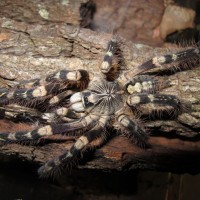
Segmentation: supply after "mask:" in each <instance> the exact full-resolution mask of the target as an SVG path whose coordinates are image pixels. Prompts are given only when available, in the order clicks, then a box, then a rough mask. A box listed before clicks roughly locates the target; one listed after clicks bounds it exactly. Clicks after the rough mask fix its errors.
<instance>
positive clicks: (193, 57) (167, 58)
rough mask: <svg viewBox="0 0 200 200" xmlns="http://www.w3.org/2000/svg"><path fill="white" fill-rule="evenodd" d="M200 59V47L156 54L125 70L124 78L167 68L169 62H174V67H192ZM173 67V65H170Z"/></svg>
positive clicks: (127, 78) (128, 78)
mask: <svg viewBox="0 0 200 200" xmlns="http://www.w3.org/2000/svg"><path fill="white" fill-rule="evenodd" d="M199 60H200V47H197V48H191V49H187V50H185V51H181V52H178V53H174V54H168V55H163V56H156V57H154V58H152V59H150V60H148V61H146V62H144V63H142V64H141V65H139V66H137V67H135V68H133V69H130V70H128V71H127V72H124V74H123V76H122V77H123V79H126V81H128V80H131V79H132V77H134V76H136V75H138V74H141V73H143V72H146V71H149V70H151V69H154V68H158V69H166V68H168V67H169V64H173V65H172V67H175V66H176V67H179V66H188V67H191V65H192V63H194V62H198V61H199ZM170 67H171V66H170Z"/></svg>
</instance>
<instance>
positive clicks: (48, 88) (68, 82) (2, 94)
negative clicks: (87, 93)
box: [0, 70, 89, 103]
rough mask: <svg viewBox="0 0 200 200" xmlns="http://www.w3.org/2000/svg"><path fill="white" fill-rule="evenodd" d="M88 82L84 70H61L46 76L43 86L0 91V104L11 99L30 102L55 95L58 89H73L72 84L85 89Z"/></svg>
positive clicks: (87, 76)
mask: <svg viewBox="0 0 200 200" xmlns="http://www.w3.org/2000/svg"><path fill="white" fill-rule="evenodd" d="M88 82H89V75H88V73H87V72H86V71H85V70H75V71H69V70H61V71H59V72H57V73H55V74H52V75H50V76H48V77H47V78H46V79H45V83H46V84H45V85H39V86H36V87H33V88H30V89H26V88H18V89H15V90H13V91H9V90H3V91H0V102H1V103H3V102H4V101H7V100H13V99H25V100H32V99H36V98H40V97H41V98H43V97H47V96H48V95H51V94H57V93H58V92H59V91H60V89H61V90H67V89H69V88H70V89H73V86H72V83H75V84H78V85H79V87H83V88H85V87H86V85H87V84H88ZM76 89H77V88H76Z"/></svg>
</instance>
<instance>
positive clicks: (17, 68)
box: [0, 18, 200, 171]
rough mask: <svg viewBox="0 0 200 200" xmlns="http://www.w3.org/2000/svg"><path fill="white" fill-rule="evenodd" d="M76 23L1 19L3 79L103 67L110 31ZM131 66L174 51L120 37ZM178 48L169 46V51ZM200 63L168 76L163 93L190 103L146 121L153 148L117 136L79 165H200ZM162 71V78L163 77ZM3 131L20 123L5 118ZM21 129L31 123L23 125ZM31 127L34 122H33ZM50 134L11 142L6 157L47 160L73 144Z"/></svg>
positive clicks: (0, 67)
mask: <svg viewBox="0 0 200 200" xmlns="http://www.w3.org/2000/svg"><path fill="white" fill-rule="evenodd" d="M74 32H76V30H74V27H72V26H69V25H66V24H62V23H59V24H54V25H53V26H52V25H49V24H45V25H42V24H39V25H37V24H34V25H32V24H27V23H25V22H19V21H15V20H11V19H8V18H0V77H1V79H0V84H1V86H10V85H11V86H12V85H13V81H19V80H24V79H31V78H36V77H44V76H46V75H47V74H51V73H53V72H55V71H57V70H60V69H63V68H65V69H66V68H68V69H78V68H79V69H81V68H82V69H87V70H88V71H91V72H96V71H98V66H99V64H100V62H101V60H102V59H101V58H102V56H103V53H104V52H105V48H106V45H107V42H108V40H109V39H110V38H111V37H112V36H111V35H110V34H106V33H97V32H94V31H90V30H88V29H81V30H80V32H79V33H78V35H76V37H74ZM120 40H121V46H122V49H123V56H124V61H125V66H123V67H126V68H133V67H135V66H137V65H139V64H140V63H142V62H144V61H146V60H148V59H149V58H151V57H153V56H155V55H160V54H165V53H169V50H167V49H164V48H155V49H154V48H152V47H149V46H146V45H140V44H133V43H132V42H129V41H126V40H125V39H123V38H121V39H120ZM178 50H179V49H170V52H174V51H178ZM199 69H200V68H199V67H198V66H196V67H194V68H192V69H191V70H187V71H180V72H177V73H175V74H172V75H170V76H169V77H168V79H169V81H170V85H171V86H170V87H168V88H166V89H164V90H163V91H162V93H167V94H173V95H177V96H178V97H179V98H180V99H181V100H182V101H183V102H186V103H187V104H189V105H190V107H191V108H190V109H189V110H185V111H184V112H183V113H181V114H180V115H179V116H178V117H177V118H175V119H173V118H171V119H166V120H151V121H147V128H149V130H150V132H151V133H152V135H155V134H156V136H151V137H150V139H149V142H150V144H151V145H152V147H151V148H150V149H147V150H142V149H140V148H138V147H136V146H134V145H132V144H130V142H129V141H128V139H126V138H124V137H122V136H120V137H119V136H118V137H116V138H113V139H111V140H110V142H108V143H107V144H106V145H105V146H103V147H102V148H101V149H99V150H97V151H96V152H95V154H94V157H93V158H92V159H91V160H90V161H88V162H87V163H83V165H80V168H95V169H104V170H105V169H115V170H126V169H133V168H145V169H161V170H163V169H164V170H183V171H184V170H186V171H192V170H195V169H198V168H199V167H200V161H199V159H197V160H195V158H198V157H199V155H200V141H199V140H198V138H199V135H200V70H199ZM162 78H163V76H161V77H160V79H162ZM0 127H1V131H4V130H7V131H8V130H9V131H12V130H17V129H18V128H19V127H16V125H15V124H13V123H11V122H7V121H1V126H0ZM20 128H26V129H27V128H28V127H25V126H24V125H23V126H21V127H20ZM30 128H31V127H30ZM57 139H58V137H53V138H48V140H50V141H51V142H48V143H46V144H45V143H44V145H38V146H37V145H36V146H32V145H21V144H7V145H3V146H2V147H1V157H2V160H3V159H6V160H7V159H8V158H12V159H13V158H19V159H21V160H28V161H32V162H36V163H39V164H41V163H44V162H45V161H47V160H48V159H50V158H52V157H54V156H56V155H59V154H60V153H61V152H62V150H63V149H65V148H70V146H71V145H72V144H73V142H74V139H75V138H72V137H67V136H66V137H62V138H60V139H59V142H58V141H57V142H56V140H57Z"/></svg>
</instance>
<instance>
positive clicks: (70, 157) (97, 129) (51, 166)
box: [38, 117, 109, 177]
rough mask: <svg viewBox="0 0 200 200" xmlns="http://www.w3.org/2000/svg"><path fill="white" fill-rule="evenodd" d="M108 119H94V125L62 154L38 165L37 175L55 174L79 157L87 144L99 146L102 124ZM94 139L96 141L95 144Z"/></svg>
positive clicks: (101, 138) (102, 130) (102, 129)
mask: <svg viewBox="0 0 200 200" xmlns="http://www.w3.org/2000/svg"><path fill="white" fill-rule="evenodd" d="M108 120H109V117H105V118H104V117H100V119H99V122H97V121H96V125H95V126H94V127H93V128H92V129H90V130H89V131H86V132H85V133H84V134H83V135H82V136H81V137H80V138H78V140H77V141H76V142H75V144H74V145H73V146H72V147H71V148H70V149H69V150H66V151H65V152H64V153H63V154H62V155H60V156H58V157H56V158H54V159H52V160H50V161H48V162H46V163H45V164H44V165H43V166H42V167H40V168H39V170H38V173H39V175H40V176H42V177H45V176H49V175H50V176H52V175H57V172H59V171H60V170H62V169H64V168H66V167H68V166H70V165H73V163H74V161H76V160H77V159H78V158H79V156H80V154H81V152H83V150H85V148H86V147H87V146H88V145H90V147H91V146H93V147H94V146H99V144H100V143H101V142H102V140H103V137H102V135H103V133H104V130H105V127H104V126H105V125H106V123H107V121H108ZM95 141H97V143H96V144H95ZM92 143H93V144H92Z"/></svg>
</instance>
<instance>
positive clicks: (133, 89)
mask: <svg viewBox="0 0 200 200" xmlns="http://www.w3.org/2000/svg"><path fill="white" fill-rule="evenodd" d="M159 89H160V84H159V82H158V80H157V79H155V78H153V77H151V76H148V75H140V76H135V77H133V78H132V80H130V81H128V82H127V83H126V85H125V90H126V91H127V93H128V94H133V93H155V92H156V91H158V90H159Z"/></svg>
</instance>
